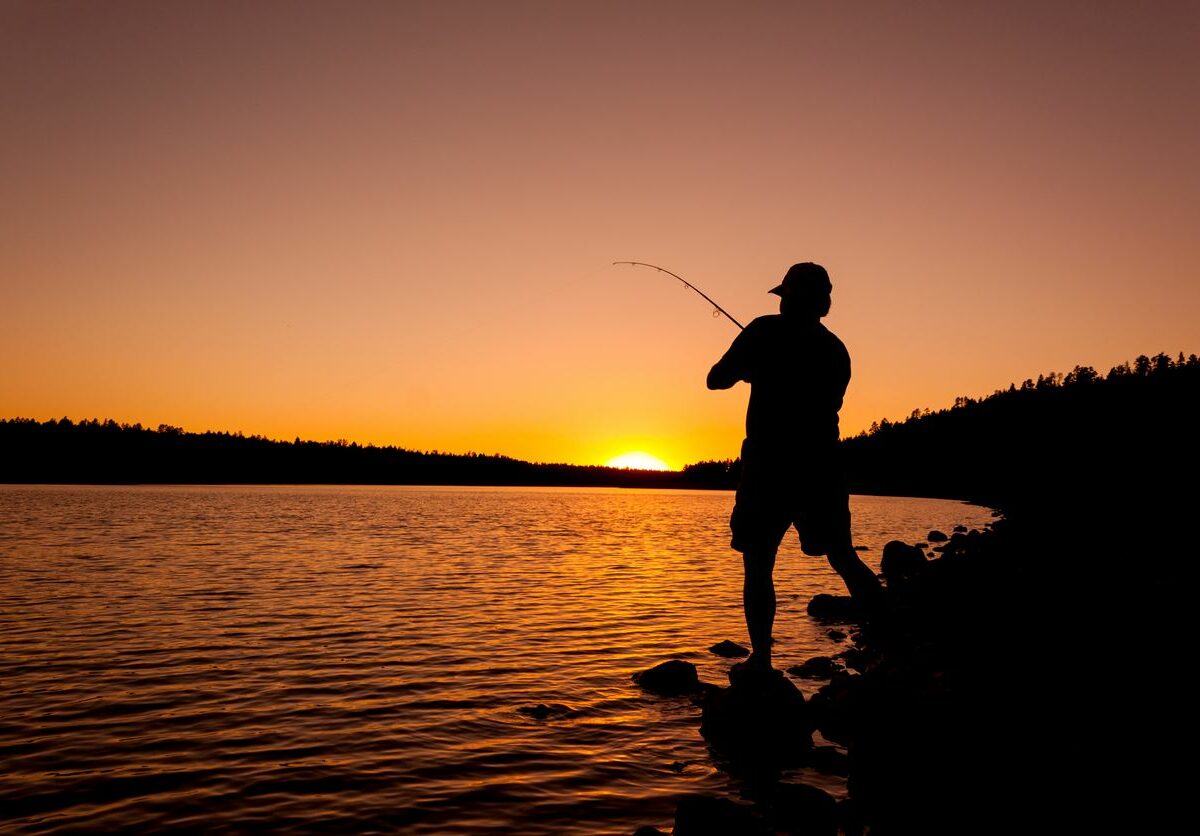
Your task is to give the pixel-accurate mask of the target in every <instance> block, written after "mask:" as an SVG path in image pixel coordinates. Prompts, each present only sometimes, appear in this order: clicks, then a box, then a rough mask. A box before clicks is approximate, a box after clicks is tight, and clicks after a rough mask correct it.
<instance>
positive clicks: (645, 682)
mask: <svg viewBox="0 0 1200 836" xmlns="http://www.w3.org/2000/svg"><path fill="white" fill-rule="evenodd" d="M630 678H631V679H633V681H634V682H636V683H637V684H638V685H639V686H641V687H642V688H643V689H644V690H646V691H650V692H651V693H654V694H659V695H660V696H664V697H678V696H682V695H684V694H692V693H695V692H696V691H699V690H700V688H701V685H700V677H699V676H698V675H697V674H696V666H695V665H693V664H692V663H691V662H685V661H683V660H682V659H672V660H671V661H669V662H663V663H662V664H661V665H655V666H654V667H652V668H650V669H648V670H644V671H640V672H638V673H635V674H633V676H632V677H630Z"/></svg>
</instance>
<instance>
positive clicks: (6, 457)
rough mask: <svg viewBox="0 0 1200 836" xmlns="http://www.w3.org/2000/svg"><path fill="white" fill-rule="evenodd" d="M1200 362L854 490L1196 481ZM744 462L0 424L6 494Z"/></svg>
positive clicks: (717, 467) (1141, 366)
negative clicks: (605, 460) (579, 460)
mask: <svg viewBox="0 0 1200 836" xmlns="http://www.w3.org/2000/svg"><path fill="white" fill-rule="evenodd" d="M1198 395H1200V359H1198V358H1197V357H1196V355H1194V354H1193V355H1191V356H1190V357H1184V356H1183V355H1182V354H1180V355H1179V356H1178V358H1177V359H1174V360H1173V359H1172V358H1170V357H1168V356H1167V355H1165V354H1159V355H1157V356H1155V357H1146V356H1142V357H1138V358H1137V359H1136V360H1135V361H1134V362H1132V363H1126V364H1122V365H1120V366H1117V367H1115V368H1113V369H1111V370H1110V371H1109V372H1108V374H1107V375H1101V374H1099V373H1098V372H1097V371H1096V370H1095V369H1092V368H1091V367H1088V366H1076V367H1075V368H1074V369H1073V370H1072V371H1070V372H1069V373H1067V374H1059V373H1056V372H1051V373H1049V374H1046V375H1039V376H1038V378H1037V380H1036V381H1035V380H1026V381H1025V382H1024V383H1022V384H1021V385H1020V386H1017V385H1015V384H1014V385H1011V386H1009V387H1008V388H1007V389H1000V390H997V391H996V392H995V393H993V394H992V395H990V396H988V397H986V398H981V399H974V398H968V397H962V398H958V400H957V401H956V403H955V404H954V406H953V407H951V408H948V409H943V410H939V411H937V412H930V411H929V410H925V411H919V410H914V411H913V413H912V415H910V416H909V418H907V419H906V420H904V421H898V422H894V423H893V422H890V421H887V420H884V421H880V422H879V423H878V424H876V425H874V426H872V427H871V430H870V431H869V432H866V433H862V434H860V435H858V436H855V437H853V438H848V439H845V440H844V441H843V442H842V447H843V450H844V456H845V462H846V466H847V471H848V473H849V477H850V486H851V490H852V491H853V492H855V493H870V494H891V495H901V496H941V497H954V498H970V499H975V500H978V501H981V502H985V503H988V504H993V505H999V504H1011V502H1012V501H1013V500H1014V499H1021V498H1024V499H1029V500H1037V501H1041V500H1046V499H1052V497H1053V494H1054V492H1055V491H1064V490H1068V489H1069V490H1073V491H1078V490H1079V489H1080V488H1081V487H1087V486H1090V485H1103V484H1112V483H1113V482H1114V480H1118V479H1124V480H1126V481H1128V480H1129V479H1134V478H1142V479H1145V480H1147V483H1148V484H1149V483H1153V484H1159V483H1161V481H1162V478H1163V475H1164V474H1165V475H1166V476H1171V475H1174V477H1177V478H1180V479H1190V478H1192V473H1191V472H1188V471H1187V468H1190V467H1193V466H1194V465H1195V464H1196V463H1197V462H1196V452H1195V451H1196V438H1197V431H1196V412H1195V407H1194V405H1193V404H1194V402H1195V401H1197V400H1198V398H1197V396H1198ZM740 469H741V463H740V462H739V461H737V460H725V461H705V462H697V463H695V464H691V465H688V466H687V467H685V468H684V469H683V470H682V471H681V472H676V473H661V472H655V471H639V470H623V469H617V468H609V467H597V466H580V465H567V464H533V463H530V462H526V461H521V460H519V459H513V458H509V457H507V456H492V455H479V454H474V453H470V454H466V455H455V454H449V453H440V452H437V451H433V452H417V451H414V450H406V449H403V448H400V447H376V446H372V445H360V444H357V443H354V442H347V441H344V440H343V441H325V442H318V441H302V440H300V439H298V438H297V439H296V440H294V441H273V440H271V439H267V438H263V437H261V436H244V435H242V434H241V433H227V432H204V433H189V432H184V431H183V430H182V429H180V428H178V427H172V426H168V425H160V426H159V427H157V428H156V429H149V428H146V427H143V426H141V425H140V424H133V425H128V424H118V423H116V422H115V421H112V420H106V421H99V420H94V419H93V420H85V421H79V422H74V421H71V420H70V419H67V418H63V419H61V420H57V421H55V420H50V421H44V422H38V421H35V420H32V419H26V418H14V419H9V420H0V482H60V483H67V482H80V483H108V482H112V483H202V484H203V483H260V484H299V483H314V484H320V483H331V484H424V485H547V486H553V485H578V486H613V487H654V488H726V489H731V488H734V487H736V485H737V480H738V474H739V473H740Z"/></svg>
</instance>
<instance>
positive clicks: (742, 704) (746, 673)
mask: <svg viewBox="0 0 1200 836" xmlns="http://www.w3.org/2000/svg"><path fill="white" fill-rule="evenodd" d="M742 664H743V665H744V663H742ZM729 679H730V682H731V683H732V684H731V685H730V687H728V688H714V689H713V690H712V691H711V692H709V693H708V694H706V695H705V698H704V700H703V702H702V703H701V721H700V733H701V734H702V735H704V737H705V739H707V740H708V741H709V743H711V744H712V745H713V747H714V749H717V750H719V751H720V752H721V753H722V754H723V755H725V756H726V757H728V758H730V759H731V760H735V761H742V762H744V763H751V764H753V765H754V766H755V767H759V766H762V765H764V764H773V765H781V766H782V765H791V764H799V763H801V762H802V761H803V760H804V758H805V756H806V754H807V752H808V750H809V749H810V748H811V747H812V721H811V717H810V713H809V711H808V706H807V704H806V703H805V702H804V695H803V694H802V693H800V689H799V688H797V687H796V686H795V685H794V684H793V683H792V681H791V680H790V679H788V678H787V677H786V676H784V675H783V672H782V671H779V670H775V669H774V668H771V669H766V670H762V669H752V670H751V669H746V668H744V667H740V666H738V665H735V666H734V669H733V670H730V672H729Z"/></svg>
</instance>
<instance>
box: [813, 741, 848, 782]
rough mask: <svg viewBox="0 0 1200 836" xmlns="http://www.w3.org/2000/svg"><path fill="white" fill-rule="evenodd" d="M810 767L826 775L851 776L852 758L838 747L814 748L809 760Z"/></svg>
mask: <svg viewBox="0 0 1200 836" xmlns="http://www.w3.org/2000/svg"><path fill="white" fill-rule="evenodd" d="M808 762H809V765H810V766H812V768H813V769H815V770H817V772H823V773H825V774H826V775H840V776H842V777H843V778H844V777H846V776H847V775H849V774H850V756H849V755H847V754H846V753H845V752H843V751H842V750H841V749H838V748H837V747H836V746H814V747H813V750H812V754H810V755H809V758H808Z"/></svg>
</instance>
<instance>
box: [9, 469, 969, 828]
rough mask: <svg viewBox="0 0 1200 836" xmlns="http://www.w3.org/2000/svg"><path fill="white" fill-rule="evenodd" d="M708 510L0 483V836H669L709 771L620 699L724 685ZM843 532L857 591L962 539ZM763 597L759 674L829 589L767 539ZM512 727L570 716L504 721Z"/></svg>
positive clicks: (720, 777) (872, 518) (677, 502)
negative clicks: (238, 834)
mask: <svg viewBox="0 0 1200 836" xmlns="http://www.w3.org/2000/svg"><path fill="white" fill-rule="evenodd" d="M732 503H733V497H732V494H729V493H724V492H690V491H631V490H615V489H614V490H604V489H507V488H410V487H37V486H20V487H0V570H2V571H3V575H4V581H3V586H2V587H0V683H2V685H0V760H2V762H3V770H2V771H0V827H2V828H3V829H4V830H5V831H6V832H9V831H11V832H18V833H19V832H44V831H51V830H54V831H67V830H72V829H107V830H113V829H118V828H123V827H134V826H136V827H137V828H139V829H156V828H158V829H165V828H188V827H193V828H196V827H201V826H203V827H205V828H208V829H222V828H223V829H232V830H245V829H248V828H251V827H254V826H259V825H266V826H270V827H274V828H291V829H295V830H318V829H319V830H329V831H338V832H345V831H372V830H379V831H395V830H404V831H406V832H412V833H439V834H443V833H484V832H498V831H500V832H503V831H510V830H512V831H519V832H521V833H523V834H535V833H547V834H549V833H553V834H572V833H578V834H602V833H625V834H628V833H632V832H633V830H634V829H635V828H636V827H638V826H640V825H643V824H654V825H658V826H659V827H662V828H664V829H669V828H670V825H671V820H672V817H673V813H674V805H675V799H676V798H677V797H678V796H680V795H683V794H687V793H691V792H716V793H736V792H737V784H736V782H735V781H734V779H732V778H730V777H728V776H726V775H725V774H724V773H722V772H720V771H718V770H717V769H715V768H714V766H713V764H712V762H711V760H710V758H709V756H708V752H707V750H706V748H705V745H704V743H703V739H702V738H701V737H700V734H699V731H698V725H699V716H698V714H699V712H698V709H697V708H695V707H694V706H692V705H691V703H689V702H688V701H687V700H686V699H663V698H657V697H651V696H648V695H643V694H642V693H641V692H640V691H639V690H638V689H637V688H636V687H635V686H634V685H633V684H632V683H631V682H630V679H629V676H630V674H631V673H632V672H634V671H637V670H641V669H644V668H646V667H649V666H651V665H653V664H656V663H658V662H661V661H664V660H666V659H670V658H682V659H688V660H691V661H693V662H695V663H696V665H697V666H698V667H699V668H700V673H701V678H703V679H706V680H708V681H711V682H719V683H722V684H724V683H725V682H726V681H727V680H726V675H725V672H726V671H727V670H728V667H729V664H730V663H729V662H728V661H726V660H722V659H719V658H718V657H716V656H713V655H711V654H710V653H708V652H707V649H706V648H707V647H708V646H709V645H711V644H713V643H714V642H717V641H719V640H721V639H725V638H729V639H733V640H735V641H739V642H741V643H746V637H745V626H744V623H743V621H742V614H741V606H740V594H741V593H740V590H741V577H740V571H741V563H740V557H739V556H738V555H737V554H736V553H735V552H731V551H730V550H729V549H728V528H727V520H728V515H729V511H730V509H731V507H732ZM852 509H853V512H854V523H855V540H856V542H857V543H859V544H861V545H864V546H867V547H869V548H870V551H866V552H864V553H863V556H864V558H865V559H866V560H867V561H868V562H869V563H872V564H873V565H875V566H876V567H877V566H878V559H879V554H880V549H881V548H882V546H883V544H884V543H885V542H886V541H887V540H889V539H892V538H901V539H907V540H909V541H913V540H920V539H923V538H924V536H925V534H926V533H927V532H928V530H929V529H930V528H931V527H937V528H942V529H943V530H948V529H949V527H951V526H953V525H954V524H956V523H964V524H966V525H968V526H982V525H983V523H985V522H986V521H988V520H990V519H991V515H990V513H989V512H988V511H987V510H986V509H983V508H978V507H974V506H969V505H965V504H962V503H957V502H948V501H941V500H927V499H896V498H879V497H854V498H853V501H852ZM776 578H777V584H776V585H777V590H778V592H779V597H780V606H779V614H778V617H777V620H776V635H777V637H778V646H777V660H776V663H777V664H778V665H780V666H781V667H783V666H788V665H792V664H796V663H799V662H802V661H804V660H805V659H807V658H808V657H810V656H814V655H817V654H828V653H831V652H835V651H837V650H838V649H839V644H838V643H836V642H834V641H832V640H830V639H828V638H827V637H826V636H825V628H823V627H819V626H818V625H816V624H814V623H813V622H812V621H810V620H809V619H808V617H807V615H806V614H805V612H804V610H805V606H806V604H807V602H808V600H809V598H810V597H811V596H812V595H814V594H815V593H818V592H837V591H840V590H839V586H840V584H839V581H838V578H837V576H836V575H834V574H833V573H832V571H831V570H830V569H829V568H828V567H827V565H825V564H824V561H823V560H821V559H814V558H806V557H803V556H802V555H801V554H800V551H799V547H798V546H797V545H796V542H795V539H794V535H793V536H792V537H791V538H789V539H788V540H787V541H785V547H784V549H783V550H782V551H781V555H780V559H779V563H778V567H777V570H776ZM797 684H798V685H799V686H800V687H801V689H802V690H804V691H805V693H806V694H811V693H812V692H813V690H814V689H815V687H816V686H817V685H819V684H820V683H811V682H808V681H804V680H799V681H798V682H797ZM539 702H544V703H564V704H566V705H568V706H570V708H571V709H572V713H571V714H570V715H569V716H567V717H564V718H559V719H547V720H542V721H539V720H535V719H531V718H529V717H526V716H525V715H523V714H521V713H519V712H518V709H519V708H520V707H522V706H529V705H533V704H536V703H539ZM672 764H675V768H672ZM680 764H682V767H680ZM796 774H797V775H798V776H802V777H803V779H804V780H808V781H810V782H812V783H816V784H819V785H821V786H823V787H825V788H827V789H829V790H830V791H831V792H834V793H835V794H841V793H844V787H843V786H841V785H839V783H838V779H835V778H830V777H828V776H823V775H820V774H818V773H815V772H809V771H807V770H796Z"/></svg>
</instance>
